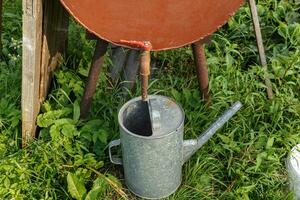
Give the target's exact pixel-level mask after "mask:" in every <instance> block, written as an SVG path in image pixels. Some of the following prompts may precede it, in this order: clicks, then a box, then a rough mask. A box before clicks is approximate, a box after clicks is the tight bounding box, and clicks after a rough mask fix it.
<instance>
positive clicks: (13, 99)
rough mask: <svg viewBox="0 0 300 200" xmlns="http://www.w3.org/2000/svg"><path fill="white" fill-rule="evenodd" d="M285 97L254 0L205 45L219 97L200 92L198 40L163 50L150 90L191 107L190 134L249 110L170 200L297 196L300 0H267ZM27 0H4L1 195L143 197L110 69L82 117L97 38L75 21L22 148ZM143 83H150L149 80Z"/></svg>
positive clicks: (264, 6) (269, 33) (194, 164)
mask: <svg viewBox="0 0 300 200" xmlns="http://www.w3.org/2000/svg"><path fill="white" fill-rule="evenodd" d="M258 11H259V16H260V17H261V26H262V33H263V38H264V42H265V46H266V53H267V59H268V63H269V70H270V77H271V81H272V86H273V90H274V94H275V97H274V99H273V100H268V98H267V95H266V86H265V85H264V79H263V70H262V67H261V66H259V60H258V52H257V49H256V45H255V37H254V32H253V28H252V24H251V18H250V11H249V8H248V7H247V6H244V7H242V8H241V9H240V10H239V11H238V13H237V14H236V15H235V16H234V17H233V18H232V19H231V20H230V21H229V23H228V24H226V25H225V26H224V27H223V28H221V29H220V30H219V31H218V32H216V33H215V34H214V35H213V37H212V44H210V45H207V46H206V54H207V62H208V65H209V74H210V88H209V89H210V92H211V94H212V105H211V106H210V107H208V106H206V105H205V103H204V102H202V101H201V100H200V96H199V92H198V88H197V78H196V74H195V69H194V66H193V60H192V51H191V49H190V48H189V47H186V48H181V49H177V50H172V51H163V52H159V53H158V54H157V59H158V63H159V65H158V69H157V70H156V72H155V73H156V76H155V79H153V80H152V81H151V88H150V93H152V94H161V95H166V96H170V97H172V98H173V99H175V100H176V101H177V102H178V103H179V104H181V105H182V107H183V108H184V110H185V113H186V123H185V138H195V137H196V136H197V135H198V134H200V133H201V132H202V131H204V130H205V128H207V127H208V126H209V124H210V123H211V122H212V121H213V120H214V119H215V118H216V117H217V116H218V115H219V114H221V113H222V111H224V110H225V109H226V108H228V107H229V106H230V105H231V104H232V103H233V102H235V101H237V100H239V101H241V102H242V103H243V104H244V107H243V109H242V110H241V111H240V112H239V113H238V114H237V115H236V116H235V117H233V118H232V119H231V120H230V122H229V123H227V124H226V125H225V126H224V127H223V128H222V129H221V130H220V131H219V132H218V134H216V135H215V136H214V137H213V138H212V139H211V140H210V141H209V142H208V143H207V144H206V145H204V147H202V148H201V149H200V150H199V151H198V152H197V153H196V154H195V155H194V156H193V157H192V158H191V159H190V160H189V161H188V162H187V163H186V164H185V165H184V167H183V182H182V185H181V187H180V188H179V190H178V191H177V192H176V193H175V194H174V195H172V196H170V198H169V199H176V200H177V199H292V194H291V193H290V192H289V190H288V183H287V174H286V170H285V159H286V157H287V155H288V152H289V151H290V149H291V148H292V147H293V146H294V145H296V144H297V143H299V142H300V117H299V115H300V101H299V95H300V85H299V83H300V24H299V22H300V14H299V13H300V2H299V0H281V1H279V0H260V1H259V6H258ZM21 14H22V10H21V0H15V1H8V0H4V34H3V45H4V46H3V54H2V55H1V61H0V94H1V95H0V199H72V198H75V199H122V198H124V199H126V198H127V199H135V197H134V196H132V195H131V194H130V192H128V190H127V189H126V187H125V186H124V182H123V181H124V180H123V177H122V170H121V168H119V167H116V166H113V165H112V164H110V162H109V159H108V155H107V149H106V145H107V143H108V141H110V140H112V139H116V138H118V137H119V132H118V123H117V119H116V116H117V111H118V108H119V107H120V106H121V105H122V104H123V103H124V102H125V101H127V100H128V99H130V98H131V97H135V96H138V95H140V94H139V89H137V90H136V91H135V92H131V93H129V95H128V96H127V97H124V96H123V95H122V92H120V88H119V87H118V86H119V84H115V83H112V82H111V81H110V78H109V73H108V72H109V67H108V66H109V59H106V65H105V69H104V73H102V75H101V77H100V78H99V81H98V87H97V93H96V95H95V98H94V102H93V106H92V111H91V115H90V118H89V119H88V120H86V121H82V120H79V118H78V117H79V113H78V108H79V102H80V97H81V96H82V93H83V87H84V82H85V80H86V75H87V72H88V66H89V63H90V60H91V56H92V51H93V47H94V45H95V44H94V43H93V42H89V41H87V40H86V39H85V31H84V30H83V29H82V28H81V27H80V26H79V25H78V24H76V23H75V22H72V23H71V27H70V37H69V47H68V51H67V53H66V56H65V60H64V62H63V63H62V64H61V66H60V68H59V69H58V70H57V71H56V72H55V74H54V79H53V84H52V86H51V91H50V93H49V95H48V97H47V100H46V102H45V103H44V104H43V106H42V111H41V114H40V115H39V118H38V122H37V124H38V126H39V127H40V134H39V138H38V139H37V140H36V141H33V142H32V143H31V144H30V145H29V146H28V147H27V148H26V149H20V134H21V122H20V121H21V116H20V99H21V95H20V94H21V93H20V88H21V54H22V52H21V49H22V42H21V41H22V40H21ZM138 87H139V85H138Z"/></svg>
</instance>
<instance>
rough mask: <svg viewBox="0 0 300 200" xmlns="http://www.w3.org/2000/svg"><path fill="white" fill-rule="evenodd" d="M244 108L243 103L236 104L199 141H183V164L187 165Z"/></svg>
mask: <svg viewBox="0 0 300 200" xmlns="http://www.w3.org/2000/svg"><path fill="white" fill-rule="evenodd" d="M241 107H242V103H241V102H239V101H238V102H236V103H234V104H233V105H232V106H231V107H230V108H229V109H228V110H226V111H225V112H224V114H223V115H222V116H220V117H219V118H218V119H217V120H216V121H215V122H214V123H213V124H211V125H210V127H209V128H208V129H207V130H206V131H204V133H202V134H201V135H200V136H199V137H198V138H197V139H192V140H185V141H183V163H185V162H186V161H187V160H188V159H189V158H190V157H191V156H192V155H193V154H194V153H196V151H197V150H198V149H200V148H201V147H202V146H203V145H204V144H205V143H206V142H207V141H208V140H209V139H210V138H211V137H212V136H213V135H214V134H215V133H216V132H217V131H218V130H219V129H220V128H221V127H222V126H223V125H224V124H225V123H226V122H227V121H229V120H230V119H231V117H232V116H233V115H234V114H235V113H236V112H237V111H238V110H240V109H241Z"/></svg>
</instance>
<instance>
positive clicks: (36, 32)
mask: <svg viewBox="0 0 300 200" xmlns="http://www.w3.org/2000/svg"><path fill="white" fill-rule="evenodd" d="M42 19H43V4H42V0H35V1H32V0H23V58H22V62H23V66H22V146H25V144H26V143H27V142H28V141H29V140H30V139H31V138H32V137H34V136H35V131H36V125H35V121H36V117H37V115H38V112H39V109H40V102H39V98H38V97H39V85H40V64H41V48H42Z"/></svg>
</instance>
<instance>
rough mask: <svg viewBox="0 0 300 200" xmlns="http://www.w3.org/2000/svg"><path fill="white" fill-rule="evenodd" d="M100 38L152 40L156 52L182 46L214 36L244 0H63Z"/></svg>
mask: <svg viewBox="0 0 300 200" xmlns="http://www.w3.org/2000/svg"><path fill="white" fill-rule="evenodd" d="M61 2H62V3H63V5H64V6H65V7H66V8H67V10H68V11H69V12H70V13H71V15H73V16H74V17H75V19H76V20H77V21H78V22H80V23H81V24H82V25H83V26H84V27H86V28H87V29H88V30H89V31H90V32H92V33H94V34H95V35H97V36H98V37H100V38H102V39H104V40H106V41H109V42H112V43H115V44H119V45H121V46H126V45H124V44H120V40H128V41H131V40H136V41H150V42H151V44H152V45H153V50H154V51H158V50H164V49H172V48H177V47H182V46H184V45H187V44H191V43H194V42H196V41H198V40H200V39H202V38H204V37H205V36H207V35H210V34H212V33H213V32H214V31H216V30H217V29H218V28H219V27H220V26H222V25H223V24H224V23H226V21H227V20H228V18H229V17H230V16H231V15H233V14H234V12H235V11H236V10H237V9H238V8H239V7H240V6H241V4H242V3H243V2H244V1H243V0H210V1H208V0H126V1H125V0H61Z"/></svg>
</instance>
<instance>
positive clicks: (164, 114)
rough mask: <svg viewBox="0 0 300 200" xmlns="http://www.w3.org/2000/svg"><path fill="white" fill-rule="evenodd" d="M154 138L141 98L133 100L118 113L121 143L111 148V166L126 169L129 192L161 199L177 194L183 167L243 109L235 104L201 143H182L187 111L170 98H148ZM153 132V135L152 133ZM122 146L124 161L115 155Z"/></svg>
mask: <svg viewBox="0 0 300 200" xmlns="http://www.w3.org/2000/svg"><path fill="white" fill-rule="evenodd" d="M149 98H150V100H149V104H150V107H151V109H150V110H151V120H152V133H153V134H152V135H149V134H148V133H149V130H145V127H149V126H145V118H146V117H147V116H144V115H143V113H141V112H140V110H141V107H142V106H141V104H142V102H141V98H140V97H138V98H134V99H132V100H130V101H129V102H127V103H126V104H124V105H123V107H122V108H121V109H120V111H119V115H118V120H119V126H120V139H118V140H114V141H112V142H110V144H109V156H110V160H111V162H112V163H114V164H117V165H123V167H124V174H125V182H126V185H127V187H128V189H129V190H130V191H132V192H133V193H134V194H136V195H137V196H139V197H143V198H146V199H160V198H164V197H167V196H169V195H171V194H172V193H173V192H175V191H176V190H177V188H178V187H179V186H180V184H181V180H182V178H181V177H182V172H181V171H182V165H183V164H184V163H185V161H187V160H188V159H189V158H190V157H191V156H192V155H193V154H194V153H195V152H196V151H197V150H198V149H199V148H200V147H201V146H202V145H204V144H205V143H206V142H207V141H208V140H209V139H210V138H211V137H212V136H213V135H214V134H215V133H216V131H217V130H218V129H219V128H220V127H222V126H223V125H224V124H225V123H226V122H227V121H228V120H229V119H230V118H231V117H232V116H233V115H234V114H235V113H236V112H237V111H238V110H239V109H240V108H241V107H242V104H241V103H240V102H237V103H235V104H234V105H233V106H232V107H231V108H229V109H228V110H227V111H226V112H225V113H224V114H223V115H222V116H221V117H219V118H218V119H217V120H216V121H215V122H214V123H213V124H212V125H211V126H210V127H209V128H208V129H207V130H206V131H205V132H204V133H203V134H202V135H201V136H200V137H199V138H198V139H192V140H183V133H184V131H183V129H184V111H183V109H182V108H181V107H180V106H179V105H178V104H176V103H175V102H174V101H173V100H171V99H170V98H168V97H164V96H158V95H151V96H149ZM150 132H151V131H150ZM119 145H121V150H122V158H118V157H117V156H113V155H112V151H111V150H112V148H113V147H115V146H119Z"/></svg>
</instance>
